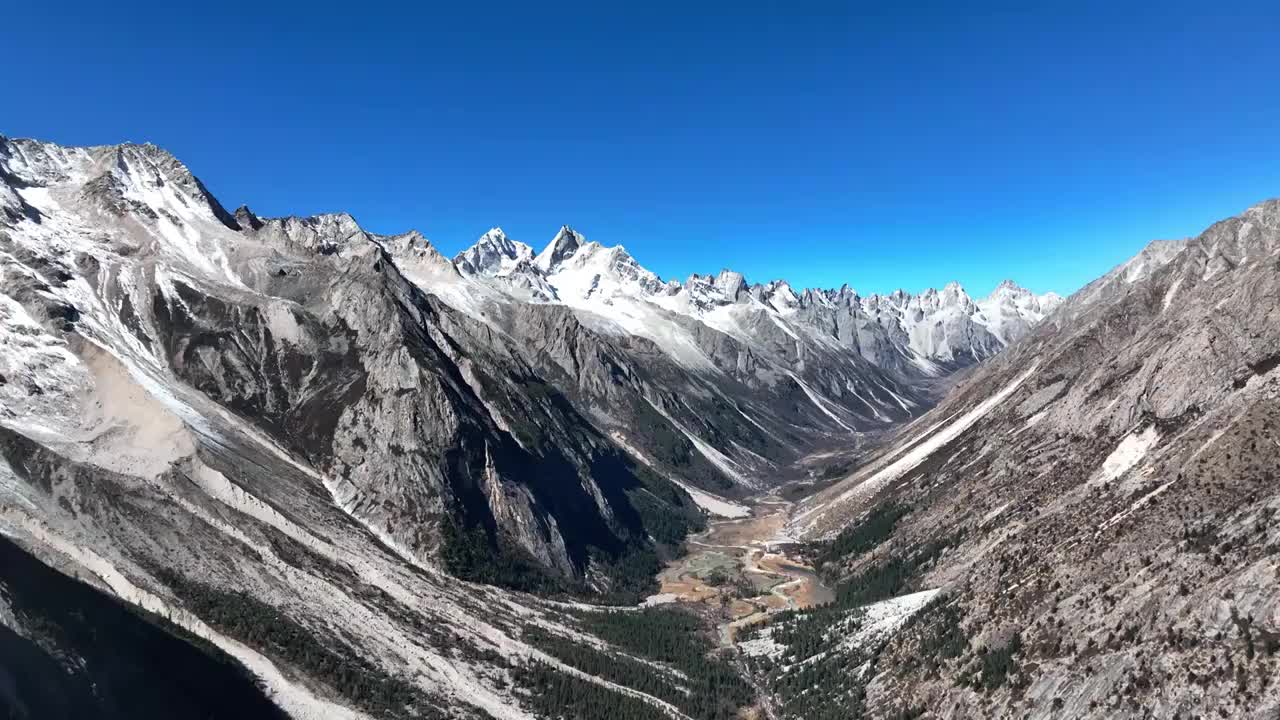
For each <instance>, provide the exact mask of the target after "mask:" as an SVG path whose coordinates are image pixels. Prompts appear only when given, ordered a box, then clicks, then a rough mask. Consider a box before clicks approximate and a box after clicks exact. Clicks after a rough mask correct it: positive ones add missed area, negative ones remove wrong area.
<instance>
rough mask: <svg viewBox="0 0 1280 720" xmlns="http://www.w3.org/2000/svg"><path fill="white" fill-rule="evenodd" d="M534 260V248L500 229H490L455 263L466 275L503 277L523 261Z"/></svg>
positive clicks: (458, 255)
mask: <svg viewBox="0 0 1280 720" xmlns="http://www.w3.org/2000/svg"><path fill="white" fill-rule="evenodd" d="M532 259H533V248H531V247H529V246H528V245H526V244H524V243H522V242H518V241H516V240H512V239H511V238H509V237H507V234H506V233H505V232H503V230H502V228H500V227H496V226H495V227H493V228H490V229H489V230H488V231H487V232H485V234H483V235H481V236H480V237H479V239H477V240H476V241H475V243H473V244H472V245H471V247H469V248H467V249H466V250H463V251H462V252H460V253H458V254H457V255H456V256H455V257H454V258H453V262H454V264H456V265H457V266H458V270H459V271H461V272H462V273H463V274H464V275H502V274H506V273H508V272H510V271H511V270H512V269H513V268H514V267H515V266H516V265H517V264H519V262H520V261H522V260H532Z"/></svg>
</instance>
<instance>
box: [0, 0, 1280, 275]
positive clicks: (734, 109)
mask: <svg viewBox="0 0 1280 720" xmlns="http://www.w3.org/2000/svg"><path fill="white" fill-rule="evenodd" d="M405 5H408V3H405ZM980 5H982V7H979V6H980ZM624 6H627V7H624ZM1022 6H1027V7H1025V8H1024V7H1022ZM1118 6H1125V8H1124V9H1116V7H1118ZM1278 28H1280V9H1277V3H1274V2H1268V3H1263V2H1258V3H1254V4H1252V5H1251V6H1250V5H1232V4H1231V3H1225V2H1213V3H1207V2H1195V3H1184V2H1160V3H1151V4H1149V5H1144V4H1143V3H1139V2H1125V3H1114V2H1083V3H1081V2H1070V3H1068V2H1062V3H1034V2H1033V3H1023V2H1016V3H1015V2H1010V3H998V4H983V3H978V2H975V3H961V2H936V3H915V4H906V3H888V2H886V3H878V4H874V5H873V4H867V3H858V2H839V3H830V4H823V3H783V2H779V3H755V2H750V1H748V2H744V3H732V4H729V3H726V4H716V3H690V2H680V3H674V2H672V3H667V2H652V3H598V2H591V3H576V4H547V3H519V4H510V5H507V4H502V3H494V2H485V3H458V2H455V3H429V4H424V5H423V6H422V7H417V8H415V9H404V8H400V7H396V6H393V5H390V4H388V5H383V4H381V3H378V2H372V1H366V2H360V3H345V4H343V5H341V6H333V5H313V4H304V3H297V4H293V3H279V4H273V3H269V2H256V3H251V4H250V3H234V2H233V3H190V4H185V3H163V4H160V3H156V4H154V5H150V6H149V5H147V4H141V3H130V2H123V3H117V4H110V3H92V4H89V3H83V4H81V3H77V2H71V3H51V2H35V3H17V4H14V5H13V6H12V7H10V8H8V9H7V10H6V12H5V16H4V21H3V22H2V23H0V47H3V48H4V57H5V74H4V81H3V86H2V87H0V133H5V134H8V135H12V136H33V137H39V138H42V139H48V140H54V141H57V142H63V143H74V144H99V143H114V142H119V141H122V140H133V141H138V142H141V141H151V142H154V143H156V144H158V145H162V146H164V147H166V148H168V149H170V150H171V151H173V152H174V153H175V154H176V155H177V156H178V157H179V158H181V159H182V160H184V161H185V162H186V163H187V164H188V165H189V166H190V167H191V168H192V169H193V170H194V171H195V172H196V174H197V175H199V176H201V178H202V179H204V180H205V182H206V184H207V185H208V186H209V187H210V188H211V189H212V190H213V192H214V193H215V194H216V195H217V196H218V197H219V198H220V199H221V200H222V201H223V203H224V204H226V205H227V206H228V207H234V206H236V205H239V204H241V203H248V204H249V205H250V206H252V207H253V208H254V209H255V210H257V211H259V212H260V213H261V214H264V215H281V214H310V213H316V212H326V211H338V210H346V211H349V212H351V213H352V214H353V215H355V216H356V218H357V219H358V220H359V221H360V222H361V223H362V224H363V225H365V226H366V227H367V228H370V229H372V230H375V231H379V232H394V231H401V230H405V229H408V228H411V227H413V228H418V229H420V230H422V231H423V232H424V233H425V234H426V235H427V236H428V237H429V238H431V239H432V240H433V241H434V242H436V244H437V245H438V246H440V247H441V248H442V249H443V250H444V251H446V252H448V253H450V254H452V253H454V252H456V251H458V250H460V249H461V248H463V247H464V246H465V245H467V244H469V243H470V242H471V241H472V240H473V239H474V238H475V237H477V236H479V235H480V234H481V233H482V232H483V231H484V230H486V229H487V228H489V227H490V226H492V225H501V226H502V227H503V228H505V229H506V230H507V232H508V234H510V235H511V236H513V237H516V238H518V239H522V240H525V241H527V242H529V243H530V244H533V245H535V246H541V245H542V244H543V243H545V242H546V241H547V240H549V239H550V237H551V236H552V235H553V234H554V232H555V230H556V229H557V228H558V227H559V226H560V225H561V224H564V223H569V224H571V225H573V226H575V227H577V228H579V229H580V230H582V231H583V232H585V233H586V234H587V235H588V237H590V238H592V239H597V240H600V241H602V242H605V243H608V244H613V243H622V244H624V245H626V246H627V247H628V248H629V249H630V250H631V251H632V253H633V254H634V255H635V256H636V257H637V258H638V259H639V260H640V261H641V262H642V263H644V264H645V265H647V266H648V267H650V268H651V269H653V270H654V271H656V272H658V273H660V274H662V275H663V276H664V277H672V276H675V277H681V278H682V277H684V276H685V275H687V274H688V273H690V272H694V271H699V272H713V271H716V270H718V269H719V268H720V267H722V266H726V265H727V266H731V267H734V268H736V269H739V270H742V271H743V272H745V273H746V274H747V276H748V278H749V279H751V280H756V281H761V280H766V279H769V278H773V277H786V278H787V279H789V280H792V281H793V282H794V283H796V284H799V285H820V286H835V285H838V284H840V283H841V282H849V283H850V284H851V285H853V286H854V287H856V288H858V289H859V290H861V291H863V292H872V291H888V290H892V289H894V288H897V287H903V288H906V289H909V290H916V289H920V288H923V287H926V286H930V285H941V284H942V283H945V282H947V281H948V280H952V279H956V280H959V281H960V282H961V283H963V284H964V285H965V286H966V287H967V288H969V289H970V290H971V291H972V292H975V293H985V292H987V291H989V290H990V289H991V288H992V287H993V286H994V285H995V284H996V283H997V282H998V281H999V280H1001V279H1002V278H1004V277H1006V276H1007V277H1012V278H1014V279H1016V280H1018V281H1019V282H1022V283H1023V284H1025V285H1027V286H1029V287H1031V288H1033V289H1035V290H1038V291H1044V290H1049V289H1054V290H1059V291H1071V290H1074V289H1076V288H1078V287H1079V286H1080V285H1082V284H1083V283H1084V282H1086V281H1087V280H1089V279H1091V278H1092V277H1094V276H1096V275H1098V274H1100V273H1102V272H1103V271H1105V270H1106V269H1108V268H1109V267H1111V266H1112V265H1114V264H1116V263H1117V262H1120V261H1122V260H1123V259H1124V258H1126V257H1128V256H1129V255H1131V254H1133V253H1134V252H1136V251H1137V250H1138V249H1140V248H1141V247H1142V245H1143V244H1145V242H1146V241H1147V240H1150V239H1153V238H1167V237H1182V236H1186V235H1193V234H1196V233H1198V232H1199V231H1200V230H1202V229H1203V228H1204V227H1205V226H1207V225H1208V224H1209V223H1211V222H1212V221H1214V220H1216V219H1219V218H1221V217H1225V216H1228V215H1232V214H1235V213H1236V212H1238V211H1240V210H1242V209H1243V208H1245V207H1247V206H1248V205H1250V204H1252V203H1253V202H1255V201H1259V200H1262V199H1264V198H1267V197H1271V196H1276V195H1280V132H1278V130H1280V91H1278V90H1277V88H1278V87H1280V86H1278V85H1277V82H1278V78H1280V42H1277V35H1276V33H1277V29H1278Z"/></svg>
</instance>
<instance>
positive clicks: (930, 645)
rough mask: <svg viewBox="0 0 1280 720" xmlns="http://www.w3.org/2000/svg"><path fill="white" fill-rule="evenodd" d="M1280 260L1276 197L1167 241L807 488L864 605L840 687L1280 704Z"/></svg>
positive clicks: (874, 702)
mask: <svg viewBox="0 0 1280 720" xmlns="http://www.w3.org/2000/svg"><path fill="white" fill-rule="evenodd" d="M1278 258H1280V202H1277V201H1270V202H1267V203H1264V204H1262V205H1259V206H1257V207H1254V208H1251V209H1249V210H1248V211H1246V212H1245V213H1243V214H1242V215H1240V216H1239V217H1235V218H1232V219H1229V220H1226V221H1223V222H1220V223H1218V224H1216V225H1214V226H1213V227H1211V228H1209V229H1208V230H1207V231H1205V232H1204V234H1202V235H1201V236H1200V237H1198V238H1195V239H1192V240H1188V241H1180V242H1160V243H1154V244H1153V245H1152V246H1150V247H1148V248H1147V249H1146V250H1144V251H1143V252H1142V253H1141V254H1139V255H1138V256H1137V257H1135V258H1134V259H1133V260H1131V261H1130V262H1128V263H1126V264H1124V265H1122V266H1120V267H1118V268H1116V269H1115V270H1114V271H1112V272H1111V273H1108V274H1107V275H1105V276H1104V277H1102V278H1100V279H1099V280H1097V281H1095V282H1094V283H1092V284H1090V285H1089V286H1087V287H1086V288H1084V289H1083V290H1081V291H1080V292H1078V293H1077V294H1075V295H1074V296H1072V297H1071V298H1070V299H1068V300H1067V301H1066V303H1065V305H1064V306H1063V307H1062V308H1061V309H1060V310H1059V311H1058V312H1057V313H1056V314H1054V315H1052V316H1051V317H1050V319H1049V320H1048V321H1047V322H1046V323H1044V324H1042V325H1040V326H1039V327H1037V328H1035V329H1034V330H1032V331H1031V335H1030V336H1029V337H1028V338H1027V339H1026V340H1025V341H1023V342H1020V343H1017V344H1016V345H1015V346H1014V347H1012V348H1011V350H1010V352H1008V353H1006V354H1002V355H1001V356H999V357H997V358H995V359H994V360H992V361H991V362H990V363H989V364H987V365H985V366H983V367H982V368H981V369H980V370H978V371H977V372H975V373H974V374H973V375H971V376H970V377H968V378H967V379H966V380H965V381H964V382H963V383H962V384H961V385H960V386H959V387H957V388H956V389H955V391H954V392H953V393H952V394H951V395H950V396H949V397H948V398H947V400H946V401H945V402H943V403H942V404H941V405H939V406H938V407H937V408H936V409H934V410H933V411H931V412H930V413H929V414H927V415H925V416H923V417H921V418H919V419H918V420H916V421H914V422H913V423H911V424H910V425H909V426H907V427H906V428H904V429H902V430H901V431H900V432H899V433H898V434H897V435H896V437H895V438H894V439H893V440H892V441H891V442H888V443H886V444H885V445H884V446H883V448H882V449H881V450H880V451H879V452H878V453H876V454H875V455H873V456H872V457H871V458H870V459H869V461H868V462H865V463H864V464H863V465H862V466H861V468H860V469H859V470H857V471H856V472H854V473H853V474H852V475H850V476H849V477H847V478H846V479H844V480H842V481H840V482H838V483H837V484H835V485H833V486H832V487H829V488H827V489H825V490H823V491H822V492H820V493H818V494H816V495H814V496H813V497H811V498H809V499H807V500H806V501H804V503H802V505H801V507H800V508H799V510H798V512H797V513H796V515H795V516H794V517H793V519H792V523H791V528H790V531H791V533H792V534H793V535H795V536H796V537H800V538H808V539H811V540H816V541H819V542H818V543H817V544H816V545H814V546H813V547H814V550H813V552H814V553H815V558H818V559H821V560H822V561H823V562H824V563H825V565H824V568H825V571H826V572H827V573H828V574H829V575H830V576H831V577H833V578H840V579H842V582H843V583H844V584H843V585H842V586H841V592H840V595H841V597H842V598H843V599H844V600H845V603H844V607H843V608H842V609H837V610H836V611H833V612H834V613H835V614H836V615H838V617H839V619H838V620H835V619H830V620H829V622H831V623H832V626H834V627H842V628H844V630H843V631H841V632H836V633H832V634H830V635H829V636H828V637H827V638H826V639H825V640H824V641H823V642H820V643H818V644H816V645H815V646H812V647H810V648H808V649H807V652H830V653H831V658H837V659H835V660H832V659H823V660H820V661H815V662H817V663H818V664H822V663H827V662H837V663H843V664H846V665H849V664H852V665H854V666H856V665H858V664H860V663H866V665H865V666H864V670H862V671H860V673H858V674H857V675H856V676H849V675H842V676H841V677H842V678H843V683H844V684H843V685H842V686H841V689H840V690H839V691H833V692H834V694H835V695H836V696H841V694H842V693H843V697H845V698H850V697H860V698H861V700H860V701H859V702H862V703H864V708H865V709H866V710H867V711H868V712H869V714H870V715H872V716H876V717H896V716H898V713H901V712H909V713H926V714H927V716H937V717H1045V718H1049V717H1098V718H1102V717H1117V716H1129V715H1137V714H1143V715H1145V716H1153V717H1186V716H1188V715H1208V714H1211V713H1218V714H1220V715H1222V716H1224V717H1228V716H1231V717H1263V716H1269V715H1271V714H1274V713H1275V712H1276V710H1277V708H1280V688H1277V686H1276V685H1275V683H1274V682H1273V681H1272V678H1274V677H1275V672H1276V668H1277V666H1276V663H1277V657H1276V651H1277V648H1280V641H1278V640H1277V638H1280V594H1277V593H1276V592H1275V591H1274V588H1275V586H1276V585H1275V575H1276V573H1277V572H1278V571H1280V559H1278V558H1280V556H1278V554H1277V552H1278V548H1280V542H1278V541H1280V534H1278V533H1277V530H1276V526H1275V523H1273V522H1271V521H1270V518H1271V517H1272V516H1273V514H1274V513H1275V512H1276V509H1277V507H1280V488H1278V487H1277V485H1276V478H1277V477H1280V434H1278V431H1277V428H1278V427H1280V425H1277V421H1278V420H1280V375H1278V374H1277V373H1276V372H1275V368H1276V367H1277V366H1278V365H1280V331H1278V330H1277V328H1280V325H1278V324H1277V321H1278V320H1280V302H1278V301H1277V298H1280V264H1277V263H1278ZM869 603H870V604H869ZM840 623H843V625H841V624H840ZM771 632H772V631H771ZM777 632H778V633H779V637H783V635H782V633H783V632H784V631H782V630H777ZM778 652H779V653H782V652H783V651H782V650H779V651H778ZM800 659H802V658H790V659H789V660H788V662H792V663H794V662H798V661H799V660H800ZM783 672H784V673H785V671H783ZM793 680H794V679H793ZM831 687H834V685H832V686H831ZM832 701H833V702H834V699H833V700H832Z"/></svg>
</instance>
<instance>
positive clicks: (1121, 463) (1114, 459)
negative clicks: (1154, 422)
mask: <svg viewBox="0 0 1280 720" xmlns="http://www.w3.org/2000/svg"><path fill="white" fill-rule="evenodd" d="M1159 441H1160V433H1159V432H1158V431H1157V430H1156V429H1155V427H1154V426H1152V427H1149V428H1147V429H1146V430H1143V431H1142V432H1140V433H1129V434H1128V435H1126V436H1125V437H1124V439H1123V440H1121V441H1120V444H1119V445H1117V446H1116V448H1115V450H1112V451H1111V454H1110V455H1108V456H1107V459H1106V460H1103V461H1102V467H1101V468H1099V469H1098V474H1097V475H1095V476H1094V480H1093V481H1094V482H1095V483H1108V482H1111V481H1113V480H1115V479H1116V478H1118V477H1120V476H1121V475H1124V474H1125V473H1127V472H1129V470H1130V469H1131V468H1133V466H1134V465H1137V464H1138V463H1139V462H1141V461H1142V458H1144V457H1146V454H1147V451H1149V450H1150V449H1151V448H1152V447H1154V446H1155V444H1156V443H1157V442H1159Z"/></svg>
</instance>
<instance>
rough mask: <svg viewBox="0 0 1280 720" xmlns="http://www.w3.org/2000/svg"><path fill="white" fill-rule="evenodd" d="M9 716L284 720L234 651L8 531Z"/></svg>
mask: <svg viewBox="0 0 1280 720" xmlns="http://www.w3.org/2000/svg"><path fill="white" fill-rule="evenodd" d="M0 568H2V569H3V570H2V572H0V595H3V598H4V602H6V603H7V604H9V606H10V607H11V609H12V610H13V613H14V615H15V617H16V618H17V623H18V626H19V627H20V628H21V632H22V634H21V635H20V634H18V633H15V632H14V631H13V630H12V629H10V628H8V627H4V626H0V716H3V717H6V718H11V719H13V720H16V719H19V718H22V719H26V718H30V719H31V720H58V719H60V718H99V719H105V720H111V719H114V718H120V719H121V720H126V719H127V720H147V719H149V718H156V719H157V720H159V719H161V718H164V719H168V718H271V719H275V718H284V717H285V715H284V713H283V712H281V711H280V710H279V708H277V707H276V706H275V705H273V704H272V703H271V701H270V700H268V699H267V696H266V695H265V694H264V693H263V691H262V689H260V688H259V687H258V685H257V682H256V680H255V679H254V678H253V676H252V675H250V674H249V672H248V671H247V670H246V669H245V668H244V667H242V666H241V665H239V664H238V663H237V662H236V661H235V660H233V659H232V658H231V657H230V656H228V655H226V654H225V653H223V652H222V651H221V650H219V649H217V648H215V647H213V646H212V645H209V644H208V643H206V642H204V641H203V640H200V639H198V638H196V637H194V636H192V635H189V634H188V633H186V632H184V631H183V630H182V629H180V628H178V627H177V626H175V625H172V624H171V623H169V622H168V621H166V620H164V619H163V618H161V617H159V616H156V615H152V614H150V613H145V612H143V611H141V610H137V609H135V608H133V607H131V606H129V605H126V604H125V603H123V602H121V601H119V600H117V599H115V598H113V597H110V596H108V595H105V594H103V593H101V592H99V591H97V590H95V589H94V588H92V587H89V586H88V585H85V584H83V583H80V582H77V581H76V580H73V579H72V578H69V577H67V576H65V575H63V574H61V573H59V572H57V571H55V570H53V569H51V568H49V567H47V566H46V565H44V564H43V563H41V562H40V561H38V560H36V559H35V558H34V557H32V556H31V555H30V554H28V553H27V552H26V551H25V550H23V549H22V548H20V547H19V546H17V545H16V544H14V543H13V542H12V541H10V540H9V539H7V538H4V537H0Z"/></svg>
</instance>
